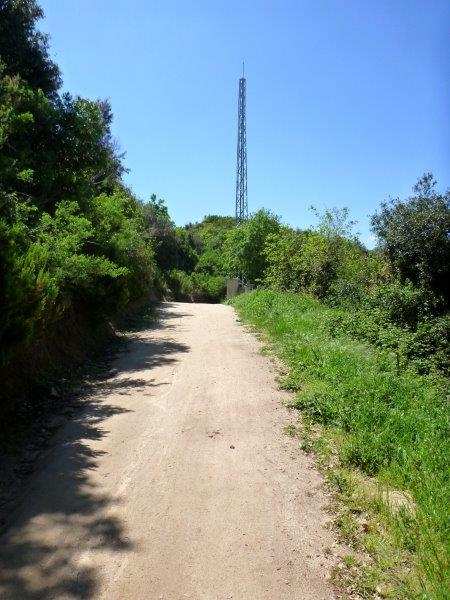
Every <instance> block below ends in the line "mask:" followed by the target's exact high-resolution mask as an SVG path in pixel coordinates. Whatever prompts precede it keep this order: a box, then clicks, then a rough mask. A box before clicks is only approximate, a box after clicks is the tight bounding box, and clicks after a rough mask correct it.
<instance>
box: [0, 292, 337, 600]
mask: <svg viewBox="0 0 450 600" xmlns="http://www.w3.org/2000/svg"><path fill="white" fill-rule="evenodd" d="M159 313H160V314H159V320H158V322H157V323H156V324H155V326H153V327H150V328H146V329H143V330H141V331H139V332H135V333H131V334H130V336H129V337H130V342H129V343H128V344H127V345H126V347H125V348H124V349H123V350H122V351H121V352H120V354H119V355H118V356H117V358H116V359H115V360H114V364H113V365H112V367H113V368H112V370H111V371H110V376H109V377H108V378H107V379H106V380H105V381H103V382H102V383H101V384H99V385H98V386H94V388H93V389H91V391H90V394H89V397H86V398H85V401H84V403H83V408H82V409H80V411H79V412H78V413H75V414H74V415H71V418H70V420H68V421H67V423H66V424H65V425H63V426H62V427H61V428H60V429H59V431H58V432H57V433H56V435H55V437H54V439H53V441H52V444H51V447H50V449H49V450H48V451H47V452H46V453H45V454H44V456H42V457H41V458H40V461H39V465H38V468H37V469H36V470H35V472H34V474H33V475H32V476H31V478H30V481H29V482H28V484H27V485H26V489H24V490H23V492H22V493H21V495H20V497H19V498H18V499H17V502H16V507H15V509H14V511H13V512H12V514H11V515H10V517H9V522H8V527H7V530H6V532H5V533H4V534H3V536H2V538H1V539H0V597H1V598H2V599H3V598H4V599H8V600H29V599H33V600H34V599H42V600H44V599H45V600H47V599H56V598H57V599H87V598H89V599H91V598H92V599H102V600H128V599H131V600H154V599H155V600H184V599H191V600H228V599H233V600H290V599H292V600H293V599H295V600H322V599H323V600H325V599H326V600H331V599H333V598H336V597H337V595H336V592H335V591H334V590H333V587H332V584H331V583H330V573H331V570H332V568H333V566H334V565H335V564H336V562H337V560H338V557H339V555H340V554H341V553H342V549H341V548H340V547H339V546H338V544H337V543H336V539H335V537H334V534H333V532H332V530H331V529H330V528H329V527H328V523H329V520H330V519H329V516H328V515H327V513H326V510H325V506H326V504H327V498H326V495H325V493H324V491H323V489H322V480H321V477H320V475H319V473H318V471H317V470H316V469H315V467H314V463H313V459H312V458H311V457H310V456H307V455H306V454H304V453H303V452H301V451H300V449H299V447H298V441H297V443H296V441H295V440H294V439H291V438H290V437H289V436H287V435H285V434H284V432H283V430H284V428H285V426H286V425H287V424H289V423H290V422H294V421H295V419H296V416H295V414H291V413H290V411H289V410H288V409H287V408H286V407H285V406H283V402H284V401H286V400H287V399H288V398H289V394H288V393H287V392H283V391H280V390H278V389H277V386H276V370H275V367H274V365H273V364H272V363H271V361H270V360H269V359H268V358H267V357H265V356H263V355H262V354H261V352H260V349H261V345H260V343H259V341H258V340H257V339H256V338H255V337H254V336H253V335H252V334H251V333H249V332H248V331H246V330H245V329H244V328H243V327H242V326H241V325H240V323H239V322H238V320H237V318H236V316H235V313H234V310H233V309H232V308H231V307H229V306H224V305H217V304H216V305H213V304H185V303H169V302H166V303H163V304H162V305H161V307H160V309H159Z"/></svg>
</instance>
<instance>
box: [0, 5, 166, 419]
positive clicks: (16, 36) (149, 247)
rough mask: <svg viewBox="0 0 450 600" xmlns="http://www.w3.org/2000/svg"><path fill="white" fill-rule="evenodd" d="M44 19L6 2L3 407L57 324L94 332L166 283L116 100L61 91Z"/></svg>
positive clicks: (2, 24) (1, 130)
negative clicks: (123, 142) (129, 164)
mask: <svg viewBox="0 0 450 600" xmlns="http://www.w3.org/2000/svg"><path fill="white" fill-rule="evenodd" d="M40 16H42V11H41V10H40V9H39V7H38V6H37V5H36V3H35V2H34V1H33V0H26V1H24V2H16V1H12V0H5V1H4V2H1V3H0V348H1V349H0V369H1V373H0V375H1V377H2V384H3V385H2V392H4V394H5V396H6V397H5V400H4V402H2V403H0V410H2V411H3V410H4V409H5V408H6V406H7V405H8V406H9V405H11V406H12V401H11V397H12V396H13V395H14V393H15V387H14V385H13V379H14V377H15V378H16V380H17V381H19V380H23V379H25V377H24V376H22V377H20V375H18V373H17V369H15V368H14V365H15V364H20V361H23V360H25V358H24V357H26V356H28V354H29V353H30V352H33V357H34V359H35V360H34V362H35V363H36V364H35V367H36V369H37V370H38V371H39V356H40V355H42V354H46V355H49V354H51V348H52V347H54V346H55V345H56V343H57V340H55V339H54V338H55V332H59V334H60V335H62V330H63V329H64V328H63V327H62V325H61V324H63V323H65V324H66V325H67V324H68V323H71V322H74V320H76V321H77V327H78V328H79V330H80V331H81V330H82V329H83V327H84V326H85V327H86V329H85V332H84V333H85V334H86V336H89V335H94V329H95V328H96V327H99V328H100V327H101V326H102V325H103V324H105V323H106V322H107V321H108V320H109V319H111V318H112V317H113V316H115V315H116V314H117V313H118V312H119V311H120V310H121V309H123V308H124V307H125V306H126V305H127V304H128V303H130V302H131V301H133V300H137V299H139V298H141V297H143V296H144V295H145V294H148V293H149V291H150V290H151V288H152V287H154V285H155V283H156V279H157V278H158V273H157V265H156V263H155V258H154V249H153V244H154V242H153V239H152V237H151V235H150V234H149V232H148V229H147V228H146V222H145V218H144V212H143V208H142V206H141V204H140V203H139V202H138V201H137V200H136V199H135V198H134V197H133V195H132V194H131V192H129V191H128V190H127V189H126V188H125V187H124V186H123V184H122V183H121V174H122V173H123V171H124V167H123V165H122V162H121V157H120V155H119V154H118V153H117V150H116V144H115V143H114V140H113V139H112V136H111V130H110V126H111V121H112V114H111V110H110V107H109V105H108V103H107V102H103V101H91V100H87V99H84V98H80V97H72V96H71V95H69V94H64V95H60V94H59V93H58V89H59V86H60V83H61V82H60V77H59V71H58V69H57V67H56V66H55V65H54V63H53V62H52V61H50V59H49V57H48V50H47V38H46V37H45V36H43V35H42V34H40V33H39V32H38V31H37V30H36V28H35V24H36V19H37V18H39V17H40ZM75 317H76V319H75ZM89 328H91V329H89ZM50 339H51V340H52V343H51V344H50V343H48V342H49V340H50ZM47 362H48V361H47ZM50 362H51V360H50ZM31 371H32V369H31V368H30V369H29V373H28V374H29V375H30V377H31ZM28 374H27V375H28ZM18 391H20V390H18Z"/></svg>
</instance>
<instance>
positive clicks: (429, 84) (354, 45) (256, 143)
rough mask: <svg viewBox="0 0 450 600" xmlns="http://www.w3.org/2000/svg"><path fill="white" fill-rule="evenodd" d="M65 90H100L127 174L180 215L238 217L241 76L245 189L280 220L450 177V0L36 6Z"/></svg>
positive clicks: (360, 216)
mask: <svg viewBox="0 0 450 600" xmlns="http://www.w3.org/2000/svg"><path fill="white" fill-rule="evenodd" d="M41 5H42V7H43V8H44V10H45V13H46V18H45V20H44V21H43V22H42V23H41V28H42V29H43V30H44V31H47V32H49V33H50V34H51V47H52V55H53V56H54V58H55V59H56V61H57V62H58V64H59V65H60V67H61V69H62V72H63V77H64V88H65V89H67V90H68V91H70V92H73V93H76V94H80V95H83V96H86V97H91V98H109V99H110V101H111V104H112V107H113V111H114V115H115V120H114V127H113V131H114V134H115V136H116V137H117V138H118V140H119V142H120V145H121V148H122V149H123V150H124V151H126V164H127V166H128V168H129V169H130V173H129V175H128V176H127V182H128V184H129V185H130V186H131V187H132V188H133V190H134V191H135V192H136V193H137V194H138V195H139V196H140V197H141V198H148V197H149V195H150V194H151V193H152V192H155V193H156V194H158V195H159V196H161V197H163V198H165V199H166V200H167V203H168V205H169V208H170V212H171V214H172V216H173V217H174V219H175V220H176V222H177V223H178V224H184V223H185V222H187V221H193V220H198V219H200V218H201V217H202V216H203V215H204V214H206V213H219V214H232V213H233V211H234V170H235V147H236V111H237V106H236V104H237V80H238V77H239V74H240V69H241V61H242V59H243V58H244V59H245V62H246V72H247V77H248V83H247V86H248V173H249V175H248V177H249V181H248V188H249V207H250V210H251V211H254V210H256V209H258V208H259V207H261V206H264V207H267V208H270V209H271V210H273V211H275V212H276V213H278V214H280V215H281V216H282V218H283V220H284V221H286V222H289V223H291V224H292V225H295V226H305V225H308V224H310V223H311V222H313V221H314V217H313V215H312V214H311V213H310V212H309V210H308V207H309V206H310V205H311V204H314V205H316V206H317V207H319V208H321V207H322V208H323V207H325V206H328V207H331V206H349V207H350V209H351V212H352V215H353V217H354V218H356V219H357V220H358V221H359V226H358V229H359V230H360V231H361V237H362V239H363V241H364V242H366V243H368V244H369V245H371V240H370V235H369V219H368V215H369V214H371V213H372V212H373V211H374V210H375V208H376V207H377V205H378V204H379V202H380V201H381V200H383V199H384V198H386V197H388V196H389V195H392V196H396V195H400V196H403V195H406V194H408V193H409V191H410V188H411V186H412V185H413V183H414V182H415V180H416V179H417V177H418V176H420V175H421V174H422V173H423V172H424V171H425V170H432V171H433V172H434V174H435V176H436V177H437V178H438V180H439V183H440V187H441V189H445V188H447V187H448V186H449V185H450V119H449V116H450V109H449V106H450V102H449V100H450V98H449V95H450V94H449V83H450V77H449V75H450V69H449V63H450V61H449V51H450V29H449V24H450V3H449V2H448V0H423V1H415V0H390V1H388V0H309V1H302V0H272V1H263V0H259V1H247V2H245V1H243V0H241V1H238V0H222V1H214V0H179V1H178V2H177V1H173V0H160V1H152V0H77V2H61V0H41Z"/></svg>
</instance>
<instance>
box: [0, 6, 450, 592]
mask: <svg viewBox="0 0 450 600" xmlns="http://www.w3.org/2000/svg"><path fill="white" fill-rule="evenodd" d="M41 16H42V12H41V10H40V8H39V6H38V5H37V4H36V2H35V1H34V0H21V1H15V0H3V1H1V2H0V379H1V381H2V389H1V392H0V394H1V397H0V423H1V425H0V427H1V428H2V431H0V436H2V435H3V433H4V432H6V431H11V430H14V427H15V426H16V425H17V422H18V419H19V417H20V415H22V414H23V413H27V411H29V410H30V408H31V407H32V406H34V405H35V403H36V402H37V400H36V398H38V397H39V394H41V395H45V394H47V395H48V391H49V389H51V387H49V386H51V381H52V378H54V377H60V376H61V375H62V373H63V372H66V371H67V370H68V369H69V368H70V366H71V365H72V364H73V363H75V362H77V361H78V362H82V361H83V360H84V359H85V358H86V356H88V355H89V353H90V352H91V351H92V349H93V348H94V347H95V346H96V345H97V344H98V343H99V342H101V340H103V339H104V337H105V336H106V335H107V334H108V331H109V330H110V328H111V324H113V323H114V322H115V321H116V319H118V318H119V317H120V315H122V314H123V313H124V312H126V311H127V310H129V309H131V308H132V307H134V306H136V305H138V304H139V303H141V302H143V301H145V302H148V300H149V299H153V300H157V299H160V298H166V299H175V300H185V301H203V302H218V301H221V300H223V298H224V295H225V280H226V277H228V276H234V277H235V276H239V277H241V278H242V279H243V280H245V281H246V282H248V283H251V284H253V286H254V287H255V288H257V289H256V291H254V292H252V293H251V294H248V295H243V296H240V297H238V298H237V299H236V300H235V301H234V304H235V306H236V308H237V309H238V311H239V312H240V313H241V315H242V316H243V318H244V319H245V320H246V321H248V322H249V323H251V324H253V325H254V326H256V327H258V328H260V329H261V330H262V331H264V332H266V334H268V336H269V337H270V339H271V340H272V341H273V343H274V345H275V349H276V351H277V352H278V353H279V355H280V356H281V357H282V358H283V360H284V361H285V362H286V365H287V367H288V369H289V374H288V376H287V378H286V380H285V385H286V386H288V387H290V388H292V389H294V390H295V391H296V393H297V396H296V406H297V407H298V408H299V409H301V410H302V412H303V415H304V417H305V420H304V423H305V424H306V425H307V427H308V428H309V431H313V430H314V431H315V432H316V433H317V431H318V430H315V429H314V427H316V426H320V428H323V431H324V432H325V431H328V432H329V435H330V436H331V437H329V436H328V434H324V437H323V438H320V437H319V438H317V439H319V440H320V439H322V440H326V439H328V440H330V439H331V440H332V443H331V445H332V447H333V449H332V450H331V451H330V452H331V454H332V455H333V457H334V458H335V459H336V460H337V461H338V464H339V469H341V470H340V471H339V473H340V475H339V477H338V476H337V475H336V473H337V472H338V471H336V468H337V467H336V465H335V467H334V470H331V471H330V472H331V475H330V477H334V479H335V480H336V481H337V480H339V485H338V487H339V486H340V487H339V489H340V493H341V495H342V496H346V501H347V503H348V505H352V506H353V508H354V512H355V513H358V514H360V513H361V512H363V510H366V509H367V510H369V508H368V507H367V506H364V507H363V508H361V506H359V505H357V502H356V500H355V498H354V497H353V496H352V489H353V488H352V487H351V485H350V483H349V482H350V481H351V476H350V475H349V474H348V473H347V472H346V471H345V469H347V468H348V469H350V468H351V469H356V470H358V472H359V473H363V474H364V476H367V477H370V478H374V480H375V482H377V483H383V484H384V485H386V486H389V487H390V488H392V489H396V490H397V491H398V490H400V492H401V493H402V494H403V497H405V498H409V499H410V501H411V502H410V504H409V505H408V509H406V508H405V509H404V510H401V511H400V512H399V513H398V514H397V517H396V518H395V519H393V520H389V519H390V517H389V518H387V517H386V519H385V520H384V521H383V523H384V525H383V527H384V528H385V530H383V531H384V532H383V531H378V530H377V531H376V532H375V531H372V532H370V531H369V532H368V534H370V533H373V535H372V537H370V535H368V536H366V538H365V542H364V544H365V546H364V550H365V551H366V552H367V553H369V554H370V555H371V556H372V557H373V572H372V574H371V575H370V576H369V575H367V577H366V579H365V582H364V584H361V585H360V587H359V588H358V591H359V592H360V593H361V594H362V595H365V597H368V598H372V597H376V595H378V596H377V597H380V596H381V597H383V595H384V596H385V597H391V598H402V597H407V598H416V599H417V600H418V599H422V600H424V599H428V598H433V599H443V598H446V597H447V585H446V579H445V578H446V576H447V574H448V571H447V565H448V563H447V557H448V553H447V551H446V540H447V539H448V534H449V531H448V509H447V506H448V501H449V499H450V498H449V481H448V474H449V464H448V455H449V454H448V450H449V448H448V439H449V437H448V433H449V432H448V404H447V400H448V379H447V378H448V374H449V362H450V361H449V332H450V316H449V305H450V289H449V285H450V208H449V202H450V193H449V192H447V193H442V192H440V191H439V190H438V187H437V183H436V182H435V180H434V178H433V176H432V174H431V173H425V174H424V175H423V176H422V177H421V178H420V179H419V180H418V182H417V183H416V185H415V186H414V188H413V191H412V194H411V195H410V196H409V197H408V198H405V199H398V198H397V199H393V200H390V201H388V202H385V203H382V204H381V206H380V208H379V210H378V211H377V212H376V213H375V214H374V215H373V217H372V229H373V233H374V234H375V236H376V237H377V242H378V243H377V247H376V249H375V250H370V251H369V250H367V249H366V248H365V247H364V246H363V245H362V244H361V243H360V241H359V240H358V237H357V236H356V235H355V234H354V232H353V231H354V225H355V224H354V223H353V222H352V221H351V219H350V216H349V214H348V211H347V210H346V209H341V210H339V209H333V210H327V211H325V212H324V213H323V214H318V224H317V226H316V227H313V228H309V229H295V228H292V227H289V226H287V225H285V224H283V223H282V221H281V220H280V218H279V217H278V216H276V215H274V214H272V213H271V212H270V211H267V210H260V211H258V212H257V213H255V214H254V215H252V216H251V217H250V218H249V219H248V220H247V221H245V222H244V223H241V224H239V225H236V223H235V220H234V219H233V218H232V217H229V216H219V215H209V216H206V217H205V218H204V219H203V220H202V221H201V222H198V223H189V224H187V225H185V226H184V227H179V226H176V225H175V223H174V221H173V220H172V218H171V216H170V214H169V211H168V208H167V205H166V204H165V202H164V201H162V200H161V199H158V198H157V196H156V195H153V196H151V197H150V198H149V200H148V201H145V202H144V201H142V200H141V199H139V198H137V197H136V196H135V195H134V194H133V192H132V191H131V190H130V189H128V188H127V187H126V185H125V184H124V182H123V179H122V178H123V175H124V173H125V172H126V168H125V164H124V155H123V153H122V152H121V151H120V150H119V148H118V145H117V143H116V141H115V140H114V139H113V137H112V135H111V123H112V110H111V107H110V105H109V103H108V102H106V101H102V100H90V99H86V98H82V97H80V96H76V95H72V94H69V93H62V92H61V75H60V72H59V69H58V67H57V65H56V64H55V63H54V62H53V61H52V60H51V59H50V57H49V50H48V40H47V38H46V36H44V35H43V34H41V33H40V32H39V31H38V30H37V28H36V24H37V22H38V20H39V18H40V17H41ZM36 389H37V390H38V394H37V396H36V394H35V393H34V391H35V390H36ZM305 435H306V434H305ZM327 436H328V437H327ZM305 439H306V438H305ZM316 441H317V440H316ZM305 443H306V442H305ZM324 443H325V442H324ZM319 445H320V444H319ZM318 448H319V446H317V445H316V449H318ZM352 503H353V504H352ZM411 506H412V508H411ZM370 510H372V511H373V510H375V509H374V506H371V507H370ZM349 511H350V513H351V512H352V510H350V509H349ZM380 511H381V508H380V507H379V506H378V517H377V518H378V521H377V523H378V524H379V523H381V516H380V514H381V512H380ZM350 516H351V515H350V514H347V515H346V519H347V521H346V523H347V530H348V531H351V530H352V529H351V527H352V526H351V525H350V523H351V520H350ZM366 533H367V532H366ZM350 537H351V536H350ZM380 540H381V542H380ZM389 548H390V549H391V550H389ZM392 548H394V549H395V551H394V550H392ZM384 555H385V562H383V556H384ZM411 557H414V567H413V566H412V565H411V564H410V563H411V561H412V560H413V559H412V558H411ZM389 573H390V574H391V575H389ZM392 574H393V575H392ZM389 577H390V579H389ZM385 580H386V581H387V580H389V585H387V587H386V588H380V589H381V591H380V589H379V586H380V582H381V583H383V582H385ZM393 582H394V583H393Z"/></svg>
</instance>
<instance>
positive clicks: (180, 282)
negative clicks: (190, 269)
mask: <svg viewBox="0 0 450 600" xmlns="http://www.w3.org/2000/svg"><path fill="white" fill-rule="evenodd" d="M168 285H169V288H170V292H171V294H172V296H173V297H174V299H175V300H188V301H190V302H220V301H221V300H222V299H223V298H224V296H225V279H224V277H222V276H221V275H209V274H207V273H197V272H194V273H185V272H183V271H178V270H176V269H174V270H172V271H170V273H169V275H168Z"/></svg>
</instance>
